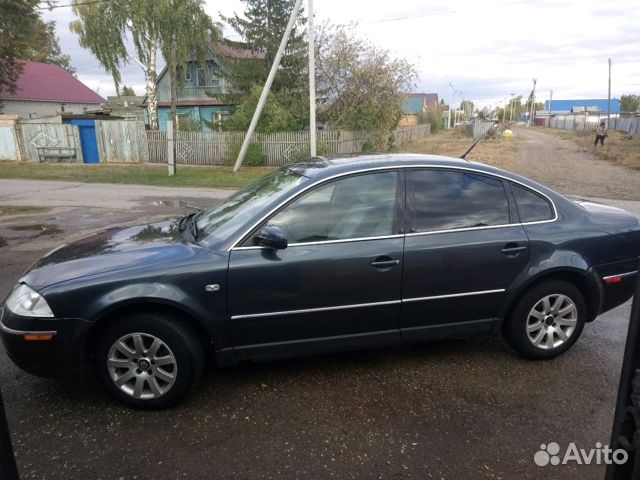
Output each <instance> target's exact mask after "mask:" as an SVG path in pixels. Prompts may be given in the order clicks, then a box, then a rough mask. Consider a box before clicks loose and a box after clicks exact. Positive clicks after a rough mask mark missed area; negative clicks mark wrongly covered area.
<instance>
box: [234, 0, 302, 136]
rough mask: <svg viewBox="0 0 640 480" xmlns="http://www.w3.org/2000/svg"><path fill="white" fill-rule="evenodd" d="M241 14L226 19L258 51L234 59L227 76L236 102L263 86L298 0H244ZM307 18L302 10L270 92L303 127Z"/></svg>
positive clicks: (245, 44)
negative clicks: (255, 53) (251, 55)
mask: <svg viewBox="0 0 640 480" xmlns="http://www.w3.org/2000/svg"><path fill="white" fill-rule="evenodd" d="M242 1H243V3H244V4H245V11H244V13H243V15H242V16H240V15H238V14H237V13H236V14H234V16H233V17H223V19H224V20H225V21H226V22H227V23H228V24H229V25H230V26H231V27H232V28H233V29H234V30H235V31H236V32H237V33H238V34H239V35H240V36H241V37H242V40H243V43H244V47H245V48H246V47H248V48H249V49H251V50H253V51H254V52H257V53H259V54H260V55H259V57H261V58H254V59H238V60H231V61H229V62H228V65H227V67H228V68H227V76H228V78H229V81H230V83H231V84H232V85H233V86H234V88H235V90H236V92H235V94H231V95H230V101H231V102H233V103H242V102H243V101H244V100H245V99H246V98H247V97H248V96H250V95H251V92H252V88H253V87H254V86H256V85H258V86H263V85H264V82H265V81H266V79H267V76H268V74H269V70H270V68H271V65H272V63H273V60H274V58H275V56H276V53H277V51H278V47H279V46H280V41H281V40H282V36H283V34H284V31H285V29H286V27H287V23H288V22H289V18H290V16H291V11H292V10H293V7H294V5H295V0H242ZM305 24H306V18H305V16H304V13H303V11H302V9H301V10H300V14H299V17H298V21H297V22H296V24H295V25H294V28H293V30H292V31H291V36H290V37H289V42H288V43H287V49H286V51H285V54H284V55H283V57H282V60H281V62H280V68H279V69H278V73H277V75H276V76H275V79H274V81H273V85H272V87H271V91H270V95H271V94H273V95H274V96H276V97H277V103H279V104H281V105H282V106H284V107H285V108H287V109H288V110H289V111H290V112H291V113H292V114H293V115H294V118H295V119H296V121H297V122H298V125H299V127H298V128H302V127H304V126H305V125H307V124H308V116H309V106H308V101H307V100H306V99H307V98H308V85H307V80H306V78H307V77H306V75H307V58H308V57H307V44H306V40H305V37H304V25H305Z"/></svg>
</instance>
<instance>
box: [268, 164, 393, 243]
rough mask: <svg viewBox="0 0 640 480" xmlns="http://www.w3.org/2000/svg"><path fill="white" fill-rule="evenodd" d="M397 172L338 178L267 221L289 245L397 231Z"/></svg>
mask: <svg viewBox="0 0 640 480" xmlns="http://www.w3.org/2000/svg"><path fill="white" fill-rule="evenodd" d="M397 184H398V173H397V172H378V173H369V174H364V175H356V176H353V177H348V178H343V179H339V180H335V181H333V182H330V183H328V184H325V185H323V186H321V187H318V188H316V189H314V190H312V191H311V192H309V193H306V194H304V195H303V196H302V197H300V198H298V199H297V200H295V201H294V202H293V203H291V204H290V205H288V206H287V207H285V208H284V209H283V210H281V211H280V212H279V213H277V214H276V215H275V216H274V217H272V218H271V219H270V220H269V221H268V222H267V223H268V224H269V225H277V226H280V227H281V228H282V229H283V230H284V232H285V235H286V236H287V240H288V241H289V244H292V243H302V242H318V241H327V240H347V239H353V238H367V237H377V236H384V235H391V234H392V233H393V222H394V214H395V210H396V208H395V207H396V189H397Z"/></svg>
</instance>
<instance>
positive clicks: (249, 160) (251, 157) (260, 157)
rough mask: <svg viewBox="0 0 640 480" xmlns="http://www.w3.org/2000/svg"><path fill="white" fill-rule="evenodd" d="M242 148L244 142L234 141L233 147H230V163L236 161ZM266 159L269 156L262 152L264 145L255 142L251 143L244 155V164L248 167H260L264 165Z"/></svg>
mask: <svg viewBox="0 0 640 480" xmlns="http://www.w3.org/2000/svg"><path fill="white" fill-rule="evenodd" d="M241 148H242V143H234V144H233V145H231V148H229V157H230V159H229V161H230V163H233V162H235V161H236V159H237V158H238V154H239V153H240V149H241ZM266 161H267V156H266V155H265V154H264V153H262V147H261V146H260V144H259V143H255V142H253V143H250V144H249V148H247V153H246V154H245V156H244V160H243V162H242V164H243V165H247V166H248V167H259V166H262V165H264V164H265V162H266Z"/></svg>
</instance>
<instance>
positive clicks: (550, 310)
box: [504, 280, 587, 359]
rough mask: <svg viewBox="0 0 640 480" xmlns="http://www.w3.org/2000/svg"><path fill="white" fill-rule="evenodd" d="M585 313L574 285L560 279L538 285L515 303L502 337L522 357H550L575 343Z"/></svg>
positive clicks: (581, 299) (583, 303) (584, 306)
mask: <svg viewBox="0 0 640 480" xmlns="http://www.w3.org/2000/svg"><path fill="white" fill-rule="evenodd" d="M586 311H587V309H586V305H585V301H584V297H583V296H582V294H581V293H580V290H578V289H577V288H576V287H575V286H574V285H572V284H570V283H568V282H565V281H561V280H553V281H548V282H545V283H541V284H539V285H536V286H534V287H533V288H532V289H531V290H529V291H528V292H526V293H525V294H524V295H523V296H522V297H521V298H520V299H519V300H518V301H517V303H516V305H515V306H514V308H513V309H512V312H511V315H509V318H507V320H506V323H505V328H504V335H505V338H506V339H507V341H508V342H509V344H510V345H511V346H512V347H513V348H515V349H516V350H517V351H518V352H519V353H520V354H521V355H522V356H524V357H527V358H533V359H548V358H553V357H556V356H558V355H560V354H561V353H564V352H566V351H567V350H569V348H571V346H572V345H573V344H574V343H575V342H576V340H578V337H579V336H580V334H581V333H582V329H583V328H584V322H585V317H586Z"/></svg>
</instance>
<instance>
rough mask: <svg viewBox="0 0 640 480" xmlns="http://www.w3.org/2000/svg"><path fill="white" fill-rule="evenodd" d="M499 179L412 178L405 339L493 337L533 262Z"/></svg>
mask: <svg viewBox="0 0 640 480" xmlns="http://www.w3.org/2000/svg"><path fill="white" fill-rule="evenodd" d="M515 210H516V209H515V205H514V202H513V200H512V198H511V197H510V195H509V194H508V192H507V189H506V188H505V183H504V182H503V181H502V179H500V178H498V177H493V176H490V175H485V174H482V173H477V172H475V171H469V170H454V169H436V168H423V169H411V170H410V171H408V172H407V208H406V224H405V228H406V232H407V236H406V242H405V260H404V278H403V295H402V296H403V310H402V321H401V328H402V338H403V340H420V339H423V338H430V337H436V336H442V335H448V334H451V333H458V332H470V331H479V332H480V331H487V330H489V329H490V328H491V325H492V322H493V319H494V317H495V316H496V313H497V310H498V308H499V306H500V303H501V301H502V299H503V298H504V294H505V290H506V289H507V288H508V287H509V285H510V284H511V283H512V282H513V280H514V279H515V278H516V277H517V276H518V274H520V272H522V271H523V270H524V269H525V268H526V266H527V263H528V258H529V252H528V238H527V235H526V233H525V231H524V228H523V227H522V225H520V223H519V222H518V219H517V214H516V211H515Z"/></svg>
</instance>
